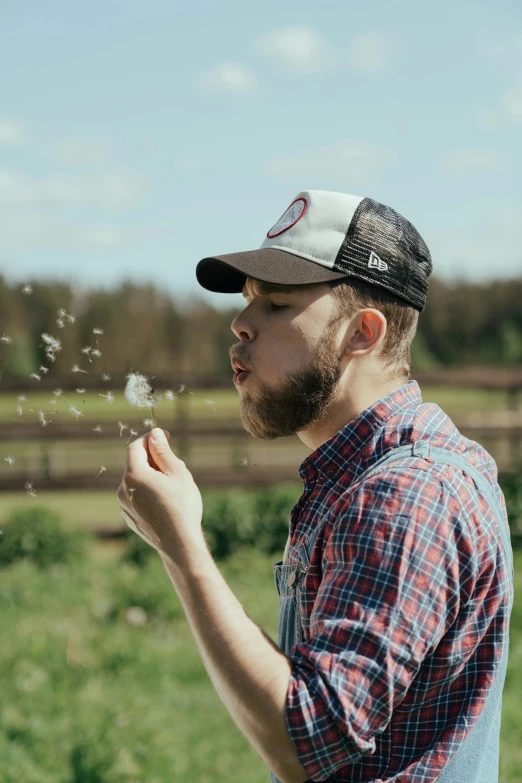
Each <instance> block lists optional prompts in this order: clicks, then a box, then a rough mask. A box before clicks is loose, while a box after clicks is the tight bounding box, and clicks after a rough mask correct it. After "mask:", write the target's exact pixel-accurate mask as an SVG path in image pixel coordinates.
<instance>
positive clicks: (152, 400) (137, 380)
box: [124, 372, 158, 408]
mask: <svg viewBox="0 0 522 783" xmlns="http://www.w3.org/2000/svg"><path fill="white" fill-rule="evenodd" d="M126 377H127V384H126V386H125V392H124V394H125V399H126V400H127V402H128V403H129V404H130V405H134V406H136V407H138V408H155V407H156V405H157V404H158V400H157V398H156V397H155V396H154V395H153V394H152V387H151V386H150V384H149V381H148V378H146V376H145V375H141V374H140V373H139V372H131V373H129V374H128V375H127V376H126Z"/></svg>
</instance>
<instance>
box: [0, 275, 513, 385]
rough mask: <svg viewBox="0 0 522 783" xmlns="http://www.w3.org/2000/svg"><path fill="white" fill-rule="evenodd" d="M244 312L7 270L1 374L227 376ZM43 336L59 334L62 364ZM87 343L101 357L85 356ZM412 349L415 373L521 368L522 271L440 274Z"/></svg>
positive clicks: (153, 290)
mask: <svg viewBox="0 0 522 783" xmlns="http://www.w3.org/2000/svg"><path fill="white" fill-rule="evenodd" d="M29 289H30V293H29ZM24 290H25V292H24ZM64 312H66V313H67V314H69V315H70V316H72V317H71V318H70V319H69V318H67V317H64V315H63V314H64ZM60 313H61V316H60ZM237 313H238V309H237V308H235V307H234V308H231V307H228V308H224V309H218V308H215V307H213V306H212V305H211V304H209V303H207V302H206V301H205V300H203V298H199V297H197V296H192V297H191V298H190V300H189V301H187V298H186V297H180V298H177V297H175V296H172V295H169V294H166V293H165V292H164V291H162V290H160V289H159V288H158V287H156V286H154V285H153V284H137V283H133V282H130V281H124V282H122V283H121V285H120V286H119V287H118V288H116V289H114V290H107V289H103V288H102V289H94V288H91V289H78V288H73V287H72V286H71V285H70V284H68V283H64V282H53V281H46V282H41V281H40V282H39V281H37V280H35V281H29V284H28V285H27V286H26V287H25V289H24V286H23V285H22V284H19V283H13V284H9V283H8V282H7V281H6V280H5V278H4V276H3V275H0V374H1V377H2V378H7V377H13V378H15V377H16V378H24V377H27V378H29V376H30V375H31V373H37V372H38V371H39V369H40V367H42V366H44V367H47V368H48V369H52V372H53V375H61V374H65V375H66V374H69V373H70V372H71V367H72V366H73V365H75V364H76V365H79V367H80V368H82V369H84V370H87V371H88V372H89V373H91V374H96V373H97V374H98V375H100V376H101V374H102V373H107V374H110V375H111V376H120V377H121V376H123V375H126V374H127V373H128V372H130V370H131V369H133V370H134V371H139V372H143V373H145V374H147V375H150V376H152V375H165V374H166V373H168V374H169V375H173V376H178V377H182V376H184V375H186V374H190V375H195V376H198V375H199V374H200V373H204V374H205V375H209V374H210V375H217V376H219V375H227V376H228V375H229V374H230V362H229V348H230V346H231V345H232V344H234V343H237V342H238V338H237V337H236V336H235V335H234V333H233V332H232V330H231V328H230V327H231V324H232V321H233V319H234V318H235V316H236V315H237ZM58 320H60V321H61V324H62V325H61V326H59V325H58ZM93 329H96V330H97V333H93ZM99 330H102V332H103V334H101V333H100V332H99ZM44 333H45V334H47V335H51V336H52V337H53V338H57V339H58V340H60V343H61V348H60V350H59V351H57V352H56V353H55V355H54V361H50V359H49V353H48V350H47V349H48V345H47V344H46V342H45V340H44V339H42V334H44ZM89 346H90V347H91V348H92V349H94V350H97V349H99V352H100V353H101V356H98V355H96V354H95V355H94V358H92V359H91V357H90V352H86V353H82V349H85V348H87V347H89ZM411 353H412V370H413V371H415V370H424V369H431V368H437V367H450V366H460V365H466V364H483V365H497V366H513V365H520V364H521V363H522V275H521V277H520V278H516V279H511V280H497V281H491V282H487V283H485V282H469V281H462V282H458V283H453V284H449V283H447V282H445V281H443V280H442V279H439V278H437V277H434V276H433V275H432V276H431V277H430V280H429V288H428V298H427V303H426V307H425V309H424V311H423V312H422V313H421V314H420V317H419V324H418V329H417V334H416V336H415V339H414V341H413V343H412V351H411ZM41 372H44V371H41ZM77 377H78V379H79V380H80V379H81V377H82V376H81V375H78V376H77ZM0 384H1V381H0Z"/></svg>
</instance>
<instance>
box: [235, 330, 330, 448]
mask: <svg viewBox="0 0 522 783" xmlns="http://www.w3.org/2000/svg"><path fill="white" fill-rule="evenodd" d="M340 320H341V319H336V320H332V321H331V322H330V323H329V324H328V325H327V327H326V328H325V331H324V334H323V336H322V337H321V340H320V342H319V348H318V350H317V353H316V355H315V356H314V357H313V359H312V360H311V361H310V362H309V363H308V365H307V366H306V367H305V368H303V369H302V370H300V371H298V372H293V373H291V374H289V375H288V376H286V377H285V378H284V379H283V380H282V381H281V384H280V385H279V386H278V388H277V389H271V388H267V387H266V386H264V385H263V382H262V380H260V379H259V378H258V377H256V378H255V381H254V380H253V379H252V376H249V381H247V384H248V383H250V388H251V389H252V391H247V386H243V387H240V392H239V394H240V410H239V412H240V416H241V421H242V423H243V426H244V428H245V430H246V431H247V432H248V433H249V434H250V435H252V437H254V438H259V439H261V440H275V439H276V438H284V437H288V436H291V435H296V434H297V433H298V432H301V431H302V430H305V429H307V428H309V427H310V426H312V425H313V424H315V423H316V422H318V421H319V420H320V419H322V418H323V417H324V416H325V413H326V411H327V409H328V407H329V406H330V405H331V404H332V402H333V400H334V398H335V393H336V390H337V384H338V381H339V378H340V377H341V357H339V355H338V348H337V345H336V336H337V333H338V324H339V321H340ZM254 373H255V369H254Z"/></svg>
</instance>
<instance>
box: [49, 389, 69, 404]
mask: <svg viewBox="0 0 522 783" xmlns="http://www.w3.org/2000/svg"><path fill="white" fill-rule="evenodd" d="M53 394H54V396H55V397H61V398H62V399H63V400H65V401H66V402H69V400H68V399H67V397H64V396H63V394H62V390H61V389H55V390H54V391H53Z"/></svg>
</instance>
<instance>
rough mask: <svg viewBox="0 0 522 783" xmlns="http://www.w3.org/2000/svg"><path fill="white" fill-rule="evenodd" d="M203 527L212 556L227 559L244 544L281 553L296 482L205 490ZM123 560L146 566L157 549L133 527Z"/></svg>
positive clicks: (295, 500) (293, 503) (294, 497)
mask: <svg viewBox="0 0 522 783" xmlns="http://www.w3.org/2000/svg"><path fill="white" fill-rule="evenodd" d="M201 494H202V498H203V520H202V527H203V532H204V535H205V539H206V541H207V543H208V546H209V549H210V551H211V553H212V557H213V558H214V559H215V560H216V562H217V561H221V560H226V559H227V558H228V557H230V555H233V554H234V553H235V552H237V551H238V549H240V548H241V547H244V546H252V547H254V548H255V549H257V550H258V551H259V552H263V553H264V554H269V555H271V554H274V553H276V552H277V553H280V554H281V556H282V553H283V551H284V548H285V544H286V539H287V537H288V526H289V519H290V511H291V510H292V507H293V506H294V505H295V503H296V502H297V500H298V493H297V492H296V487H295V485H290V484H282V485H277V486H273V487H263V488H262V489H257V490H251V489H231V490H215V491H209V490H207V491H205V490H202V493H201ZM126 538H127V542H128V543H127V547H126V549H125V551H124V553H123V554H122V556H121V562H126V563H133V564H134V565H137V566H144V565H145V564H146V563H147V562H148V560H149V558H150V557H151V556H155V555H156V550H155V549H153V547H151V546H149V545H148V544H147V543H146V542H145V541H144V540H143V539H142V538H141V537H140V536H137V535H136V534H135V533H134V532H132V531H131V530H130V529H128V530H127V532H126Z"/></svg>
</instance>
